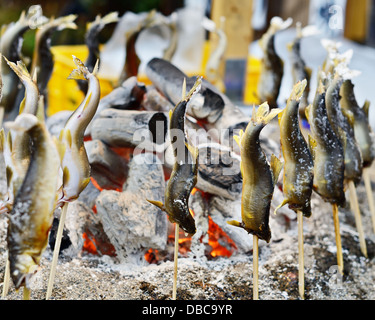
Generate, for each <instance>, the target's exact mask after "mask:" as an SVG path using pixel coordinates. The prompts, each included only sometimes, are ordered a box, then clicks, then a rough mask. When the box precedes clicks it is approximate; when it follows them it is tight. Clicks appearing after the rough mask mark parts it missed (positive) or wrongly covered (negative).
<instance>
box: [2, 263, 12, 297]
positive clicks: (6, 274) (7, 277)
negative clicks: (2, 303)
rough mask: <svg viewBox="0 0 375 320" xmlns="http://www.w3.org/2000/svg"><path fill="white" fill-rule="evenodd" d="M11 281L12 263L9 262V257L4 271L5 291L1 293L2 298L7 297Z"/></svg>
mask: <svg viewBox="0 0 375 320" xmlns="http://www.w3.org/2000/svg"><path fill="white" fill-rule="evenodd" d="M9 282H10V263H9V259H7V262H6V264H5V272H4V282H3V293H2V295H1V297H2V298H5V297H6V296H7V295H8V291H9Z"/></svg>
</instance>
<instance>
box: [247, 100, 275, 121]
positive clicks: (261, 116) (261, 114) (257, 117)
mask: <svg viewBox="0 0 375 320" xmlns="http://www.w3.org/2000/svg"><path fill="white" fill-rule="evenodd" d="M281 111H282V109H278V108H273V109H271V111H270V107H269V105H268V103H267V102H264V103H262V104H261V105H260V106H259V107H258V110H257V111H256V112H254V108H253V114H252V117H251V119H252V121H253V123H254V124H255V125H259V124H262V125H266V124H267V123H269V122H270V121H271V120H272V119H273V118H274V117H276V116H277V115H278V114H279V113H280V112H281Z"/></svg>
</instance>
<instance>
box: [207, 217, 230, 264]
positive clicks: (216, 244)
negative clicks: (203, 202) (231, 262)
mask: <svg viewBox="0 0 375 320" xmlns="http://www.w3.org/2000/svg"><path fill="white" fill-rule="evenodd" d="M208 237H209V238H208V244H209V245H210V246H211V247H212V251H211V252H210V255H211V256H212V257H219V256H225V257H228V258H229V257H230V256H231V255H232V254H233V252H234V251H235V250H237V246H236V244H235V243H234V242H233V240H232V239H231V238H230V237H229V236H228V235H227V234H226V233H225V232H224V231H223V230H222V229H221V228H220V227H219V226H218V225H217V224H216V223H215V222H213V220H212V218H211V217H208Z"/></svg>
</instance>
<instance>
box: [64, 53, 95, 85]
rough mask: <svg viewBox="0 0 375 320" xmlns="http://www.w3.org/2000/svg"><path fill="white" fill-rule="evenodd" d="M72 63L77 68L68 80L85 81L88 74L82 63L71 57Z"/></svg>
mask: <svg viewBox="0 0 375 320" xmlns="http://www.w3.org/2000/svg"><path fill="white" fill-rule="evenodd" d="M73 62H74V64H75V65H76V66H77V69H73V71H72V72H71V73H70V75H69V77H68V79H75V80H87V77H88V75H89V73H90V72H89V70H88V69H87V68H86V66H85V65H84V64H83V62H82V61H81V60H80V59H78V58H77V57H76V56H74V55H73Z"/></svg>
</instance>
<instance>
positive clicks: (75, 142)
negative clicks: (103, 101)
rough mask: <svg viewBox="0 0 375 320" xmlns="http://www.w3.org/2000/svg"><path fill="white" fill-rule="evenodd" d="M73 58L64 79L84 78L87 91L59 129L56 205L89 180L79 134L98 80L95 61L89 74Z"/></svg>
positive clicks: (95, 99)
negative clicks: (60, 182) (60, 146)
mask: <svg viewBox="0 0 375 320" xmlns="http://www.w3.org/2000/svg"><path fill="white" fill-rule="evenodd" d="M73 61H74V63H75V65H76V66H77V69H74V70H73V71H72V73H71V74H70V75H69V77H68V79H79V80H86V81H88V91H87V94H86V97H85V99H84V100H83V101H82V103H81V104H80V105H79V106H78V108H77V109H76V110H75V111H74V112H73V113H72V115H71V116H70V117H69V119H68V121H67V122H66V124H65V126H64V128H63V129H62V130H61V132H60V137H59V140H60V141H61V142H63V143H64V145H65V146H66V152H65V156H64V158H63V160H62V163H61V168H62V171H63V185H62V187H61V190H60V193H61V194H60V196H59V200H58V204H59V205H62V204H63V203H64V202H71V201H73V200H75V199H77V198H78V196H79V194H80V193H81V192H82V190H84V189H85V188H86V186H87V184H88V183H89V182H90V164H89V161H88V158H87V153H86V149H85V146H84V143H83V137H84V133H85V130H86V128H87V126H88V125H89V123H90V121H91V120H92V118H93V117H94V115H95V113H96V110H97V108H98V104H99V100H100V83H99V80H98V78H97V72H98V62H97V64H96V67H95V68H94V70H93V72H92V73H91V72H90V71H89V70H88V69H87V68H86V67H85V65H84V64H83V62H82V61H81V60H80V59H78V58H76V57H75V56H73Z"/></svg>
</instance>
